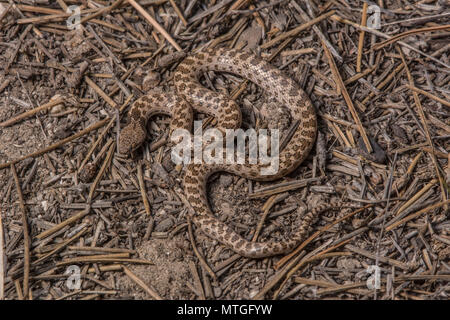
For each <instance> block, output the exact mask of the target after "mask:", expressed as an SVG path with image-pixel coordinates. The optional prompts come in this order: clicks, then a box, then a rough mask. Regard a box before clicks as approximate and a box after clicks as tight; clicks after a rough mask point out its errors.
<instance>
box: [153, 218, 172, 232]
mask: <svg viewBox="0 0 450 320" xmlns="http://www.w3.org/2000/svg"><path fill="white" fill-rule="evenodd" d="M172 226H173V220H172V219H171V218H166V219H164V220H162V221H161V222H160V223H158V224H157V225H156V226H155V231H156V232H165V231H167V230H169V229H170V228H172Z"/></svg>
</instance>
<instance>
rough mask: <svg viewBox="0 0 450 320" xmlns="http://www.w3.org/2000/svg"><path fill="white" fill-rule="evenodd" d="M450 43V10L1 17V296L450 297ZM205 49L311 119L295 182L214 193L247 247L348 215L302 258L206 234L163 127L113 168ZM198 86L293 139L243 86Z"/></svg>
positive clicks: (279, 8) (358, 4) (43, 7)
mask: <svg viewBox="0 0 450 320" xmlns="http://www.w3.org/2000/svg"><path fill="white" fill-rule="evenodd" d="M74 6H75V7H74ZM77 13H79V14H80V16H77ZM449 39H450V14H449V7H448V5H447V4H446V3H445V1H439V0H426V1H409V2H408V1H400V0H374V1H373V2H370V1H360V0H345V1H334V0H305V1H298V0H286V1H278V0H264V1H251V0H213V1H187V0H173V1H172V0H170V1H169V0H136V1H134V0H133V1H131V0H129V1H122V0H112V1H106V0H95V1H76V0H58V1H50V0H40V1H31V0H0V299H58V300H60V299H119V298H120V299H249V298H250V299H251V298H259V299H329V298H334V299H448V297H449V286H448V283H449V280H450V264H449V258H450V220H449V214H448V212H449V211H448V210H449V209H448V208H449V205H450V201H449V190H450V189H449V185H450V153H449V150H450V109H449V107H450V41H449ZM203 46H222V47H229V48H239V49H242V50H249V51H253V52H254V53H256V54H258V55H260V56H261V57H262V58H263V59H266V60H268V61H270V62H271V63H272V64H273V65H275V66H277V67H278V68H279V69H281V70H283V71H284V72H285V73H287V74H288V75H289V76H291V77H292V78H293V79H295V80H296V81H297V82H298V84H299V85H300V86H301V87H302V88H303V89H304V90H305V91H306V92H307V94H308V95H309V96H310V97H311V100H312V101H313V103H314V106H315V108H316V111H317V114H318V119H319V138H318V141H317V142H316V145H317V147H316V148H314V150H313V151H312V152H311V154H310V156H309V157H308V159H307V160H306V161H305V162H304V163H303V164H302V165H301V166H300V167H299V168H298V169H297V170H295V171H294V172H293V173H292V174H290V175H289V176H287V177H284V178H283V179H281V180H280V181H277V182H273V183H257V182H253V181H249V180H246V179H243V178H241V177H238V176H234V175H231V174H226V173H223V174H215V175H214V176H213V177H212V178H211V179H210V181H209V185H208V189H209V194H208V196H209V200H210V204H211V207H212V209H213V211H214V213H215V214H216V215H217V216H218V217H219V218H220V219H221V220H222V221H225V222H226V223H227V224H229V225H230V226H232V227H233V228H234V229H235V230H236V231H237V232H239V233H240V234H241V235H243V236H244V237H245V238H247V239H249V240H251V239H254V240H257V241H264V240H267V239H276V240H278V241H282V240H283V239H285V238H287V237H289V232H291V231H293V230H294V229H295V225H296V222H298V221H299V220H300V219H301V217H302V215H303V214H305V212H306V211H307V210H308V208H309V209H310V208H313V207H315V206H317V205H319V204H322V203H329V202H331V200H343V201H346V202H347V203H349V204H351V205H352V206H350V207H348V208H344V207H343V208H340V210H338V211H337V212H332V211H330V212H327V213H324V214H323V215H322V216H320V218H319V221H318V222H317V223H316V224H315V225H314V226H312V230H313V231H312V233H311V235H310V237H309V238H308V239H307V240H305V242H304V243H303V244H302V245H300V246H299V247H298V248H297V249H296V250H295V251H294V252H292V253H290V254H288V255H285V256H277V257H272V258H266V259H247V258H243V257H240V256H239V255H236V254H234V253H233V252H232V251H231V250H229V249H227V248H225V247H224V246H222V245H221V244H219V243H217V242H216V241H214V240H212V239H210V238H208V237H206V236H204V235H203V234H202V233H201V232H200V231H199V230H198V229H196V228H195V226H193V225H191V222H190V219H189V218H188V217H189V210H190V209H189V204H188V203H187V201H186V199H185V198H184V195H183V192H182V189H183V188H182V172H183V171H182V170H183V169H182V168H179V167H177V166H175V165H174V164H173V163H172V162H171V160H170V149H169V146H168V145H167V141H168V137H167V132H168V124H169V120H168V118H167V117H164V116H161V117H156V118H155V119H153V120H152V121H151V122H150V123H149V125H148V132H149V138H148V139H147V140H148V141H147V142H148V143H146V145H145V146H144V147H143V148H141V149H140V150H139V152H138V154H137V155H136V157H135V158H134V159H124V158H123V157H120V156H119V154H118V152H117V151H118V150H117V147H116V143H117V134H118V132H119V131H120V128H123V126H124V125H125V123H126V121H127V113H126V112H127V110H128V108H129V107H130V106H131V104H132V103H133V101H135V100H136V99H137V98H138V97H140V96H142V95H144V94H145V93H146V91H148V89H149V88H153V87H162V88H165V89H167V90H170V89H173V88H172V75H173V71H174V69H175V68H176V66H177V65H178V63H179V62H180V61H182V60H183V58H184V57H185V56H186V55H187V54H189V53H191V52H193V51H195V50H196V49H197V48H199V47H203ZM202 83H203V84H204V85H205V86H206V87H208V88H210V89H213V90H219V91H222V92H225V93H226V94H228V95H229V96H230V97H232V98H233V99H235V100H236V101H237V102H238V103H239V105H240V106H241V108H242V111H243V115H244V121H243V123H244V127H261V126H264V125H267V124H268V123H270V122H274V123H277V124H279V123H283V122H286V119H284V118H283V117H284V115H283V114H282V112H279V113H280V114H275V112H274V111H276V110H278V109H280V110H281V109H282V108H280V106H275V107H271V105H270V103H271V102H270V101H269V98H270V97H265V95H264V93H263V92H262V91H261V90H260V89H259V88H258V87H256V86H255V85H254V84H252V83H251V82H249V81H246V80H245V79H241V78H239V77H237V76H234V75H230V74H225V73H223V74H215V73H213V72H208V73H206V74H205V77H204V80H202ZM198 118H199V119H205V120H206V121H205V123H206V124H207V125H208V126H214V120H213V119H210V118H208V117H206V116H205V115H198ZM287 120H288V119H287ZM287 136H288V134H287ZM286 143H289V142H288V141H287V142H286ZM375 269H377V270H378V271H379V272H380V283H379V287H378V288H373V287H372V288H371V287H370V286H368V280H370V279H371V278H370V277H371V276H372V275H373V274H372V273H370V272H368V270H375ZM73 272H78V273H79V274H80V275H81V281H80V283H78V286H76V283H73V285H74V286H75V287H74V286H71V285H70V283H71V282H70V281H68V280H70V277H71V275H72V274H73Z"/></svg>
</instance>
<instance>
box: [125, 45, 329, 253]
mask: <svg viewBox="0 0 450 320" xmlns="http://www.w3.org/2000/svg"><path fill="white" fill-rule="evenodd" d="M209 70H212V71H222V72H231V73H234V74H238V75H240V76H242V77H243V78H246V79H248V80H250V81H252V82H254V83H255V84H257V85H259V86H260V87H262V88H263V89H264V90H265V91H266V92H267V93H268V94H270V95H272V96H273V97H274V98H275V99H276V100H278V101H279V102H280V103H281V104H283V105H285V106H287V107H288V109H289V111H290V113H291V116H292V118H293V120H295V121H298V122H299V125H298V126H297V129H296V131H295V132H294V134H293V136H292V138H291V139H290V141H289V143H288V144H287V146H286V147H285V148H284V149H283V150H281V151H280V154H279V170H278V171H277V173H275V174H273V175H261V174H260V172H261V170H260V169H261V168H262V167H261V166H262V165H260V164H242V165H238V164H192V163H191V164H190V165H188V167H187V169H186V174H185V179H184V192H185V196H186V198H187V200H188V201H189V203H190V205H191V206H192V208H193V209H194V211H195V214H194V216H193V217H192V220H193V222H194V223H195V224H196V225H197V226H198V227H199V228H200V229H201V230H202V231H203V232H204V233H205V234H207V235H208V236H210V237H211V238H214V239H217V240H218V241H220V242H221V243H223V244H225V245H226V246H228V247H230V248H231V249H232V250H234V251H235V252H237V253H239V254H240V255H243V256H246V257H252V258H260V257H267V256H273V255H276V254H280V253H286V252H289V251H291V250H293V249H294V248H295V247H296V246H298V245H299V244H300V243H301V242H302V241H303V240H304V239H305V237H306V236H307V234H308V232H309V228H310V226H311V224H312V223H313V222H314V219H315V218H316V217H317V215H318V213H319V212H320V211H322V210H324V209H325V207H316V208H314V209H313V210H311V211H310V212H308V213H307V214H305V216H304V217H303V218H302V222H301V224H300V226H299V228H298V229H297V230H296V231H295V233H294V234H293V235H292V236H290V237H289V240H287V241H281V242H277V241H267V242H251V241H248V240H246V239H244V238H242V237H241V236H240V235H238V234H237V233H236V232H235V231H234V230H232V229H231V228H230V227H228V226H227V225H226V224H224V223H223V222H221V221H220V220H218V219H217V218H216V217H215V216H214V215H213V213H212V212H211V210H210V207H209V204H208V200H207V197H206V183H207V180H208V177H209V176H210V175H211V174H212V173H214V172H217V171H226V172H230V173H234V174H236V175H239V176H242V177H245V178H249V179H253V180H257V181H271V180H275V179H278V178H280V177H282V176H284V175H286V174H288V173H290V172H292V171H293V170H295V169H296V168H297V167H298V166H299V165H300V163H301V162H302V161H303V160H304V159H305V158H306V157H307V156H308V153H309V152H310V150H311V148H312V146H313V144H314V141H315V138H316V130H317V123H316V114H315V111H314V108H313V106H312V104H311V101H310V100H309V98H308V97H307V96H306V94H305V92H304V91H303V90H302V89H301V88H300V87H299V86H298V85H297V84H296V83H295V82H294V81H293V80H292V79H290V78H289V77H288V76H286V75H285V74H284V73H282V72H281V71H280V70H278V69H276V68H275V67H273V66H272V65H270V64H269V63H268V62H266V61H264V60H262V59H260V58H258V57H256V56H255V55H253V54H251V53H248V52H242V51H238V50H234V49H224V48H215V49H210V48H206V49H202V50H200V51H199V52H197V53H195V54H193V55H191V56H189V57H187V58H186V59H185V60H184V61H183V62H181V63H180V65H179V66H178V68H177V69H176V71H175V74H174V84H175V88H176V91H177V93H176V94H174V93H163V92H161V91H156V90H155V91H151V92H149V93H148V94H147V95H146V96H144V97H141V98H140V99H138V100H137V101H136V102H135V103H134V104H133V106H132V107H131V110H130V123H129V124H128V125H127V126H126V127H125V128H124V129H123V130H122V132H121V135H120V140H119V151H120V152H121V153H128V152H130V151H132V150H134V149H136V148H138V147H139V146H140V145H141V144H142V143H143V142H144V140H145V132H146V130H145V124H146V122H147V120H148V119H149V118H150V117H151V116H152V115H155V114H158V113H163V114H169V115H171V116H172V121H171V125H170V130H171V132H172V131H173V130H175V129H177V128H183V129H188V130H190V129H191V126H192V121H193V117H192V114H193V111H192V108H194V109H195V110H196V111H198V112H202V113H207V114H209V115H212V116H214V117H215V118H216V119H217V127H218V128H220V129H227V128H228V129H236V128H239V127H240V125H241V119H242V116H241V111H240V109H239V107H238V106H237V104H236V103H235V102H234V101H233V100H231V99H230V98H229V97H227V96H226V95H224V94H223V93H220V92H213V91H211V90H208V89H206V88H204V87H203V86H202V85H201V84H200V83H199V77H200V76H201V74H202V73H203V72H205V71H209ZM224 163H225V161H224Z"/></svg>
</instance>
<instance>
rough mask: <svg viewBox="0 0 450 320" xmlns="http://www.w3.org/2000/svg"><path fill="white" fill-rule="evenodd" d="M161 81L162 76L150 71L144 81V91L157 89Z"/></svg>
mask: <svg viewBox="0 0 450 320" xmlns="http://www.w3.org/2000/svg"><path fill="white" fill-rule="evenodd" d="M160 81H161V75H160V74H159V73H158V72H155V71H149V72H148V73H147V75H146V76H145V77H144V80H143V81H142V89H143V90H144V91H149V90H151V89H153V88H154V87H156V86H157V85H158V84H159V82H160Z"/></svg>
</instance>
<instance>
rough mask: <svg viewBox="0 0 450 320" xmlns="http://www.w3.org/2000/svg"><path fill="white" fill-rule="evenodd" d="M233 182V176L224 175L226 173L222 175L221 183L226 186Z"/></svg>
mask: <svg viewBox="0 0 450 320" xmlns="http://www.w3.org/2000/svg"><path fill="white" fill-rule="evenodd" d="M232 182H233V177H232V176H229V175H224V174H223V175H221V176H220V179H219V183H220V185H221V186H223V187H224V188H227V187H229V186H230V185H231V183H232Z"/></svg>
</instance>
